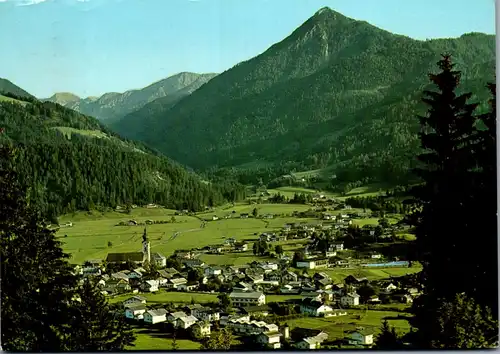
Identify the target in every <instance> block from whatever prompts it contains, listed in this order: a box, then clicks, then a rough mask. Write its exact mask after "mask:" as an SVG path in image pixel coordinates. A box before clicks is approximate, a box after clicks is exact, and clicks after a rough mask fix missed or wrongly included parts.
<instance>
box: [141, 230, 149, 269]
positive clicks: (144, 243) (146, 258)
mask: <svg viewBox="0 0 500 354" xmlns="http://www.w3.org/2000/svg"><path fill="white" fill-rule="evenodd" d="M142 254H143V258H142V262H143V263H144V264H148V265H149V264H151V244H150V243H149V240H148V235H147V231H146V227H144V234H143V235H142Z"/></svg>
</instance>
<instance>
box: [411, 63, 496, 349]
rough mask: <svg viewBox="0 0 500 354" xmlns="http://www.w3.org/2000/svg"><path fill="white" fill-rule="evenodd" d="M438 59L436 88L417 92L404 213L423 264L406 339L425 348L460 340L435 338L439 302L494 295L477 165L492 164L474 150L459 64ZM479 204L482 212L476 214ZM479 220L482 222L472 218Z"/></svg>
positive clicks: (483, 302)
mask: <svg viewBox="0 0 500 354" xmlns="http://www.w3.org/2000/svg"><path fill="white" fill-rule="evenodd" d="M438 65H439V67H440V69H441V73H439V74H437V75H434V74H431V75H430V79H431V81H432V82H433V83H434V84H435V85H436V86H437V88H438V90H437V91H436V92H433V91H425V92H424V94H425V96H426V97H425V98H424V99H423V101H424V102H425V103H427V104H428V105H429V110H428V114H427V116H425V117H420V121H421V124H422V131H421V134H420V138H421V142H422V147H423V149H424V152H423V153H422V154H421V155H419V157H418V159H419V161H420V167H419V168H418V169H417V170H416V172H417V174H418V175H419V176H420V177H421V178H422V180H423V181H424V183H423V184H422V185H420V186H419V187H418V188H415V189H414V190H413V193H414V197H415V201H416V204H415V205H414V210H413V213H412V216H411V219H412V220H411V221H412V222H413V224H414V225H415V226H416V235H417V240H416V244H417V251H418V252H417V254H418V258H419V261H420V262H421V263H422V265H423V271H422V273H421V275H422V277H421V279H422V286H423V288H424V295H423V296H422V297H421V298H420V299H419V300H418V301H415V302H414V305H413V308H414V312H415V317H414V318H413V319H412V325H413V326H414V327H415V328H417V333H416V335H415V338H418V343H414V344H415V346H416V347H419V348H433V347H435V344H433V343H445V344H443V345H445V346H449V347H454V346H453V345H456V346H455V347H457V346H461V345H462V344H459V343H461V342H460V341H459V339H458V338H455V339H454V340H455V342H443V341H442V340H441V338H442V332H440V331H442V330H444V327H439V326H436V325H434V322H433V321H434V319H435V314H436V312H437V311H439V310H440V309H441V306H442V304H443V303H445V302H446V303H451V302H453V301H455V299H456V296H457V295H458V294H462V293H465V294H467V296H469V297H471V298H473V299H474V300H475V301H477V303H478V304H479V305H480V306H483V307H485V306H486V307H492V306H494V305H495V303H496V301H497V297H496V295H494V296H491V294H496V288H497V276H496V274H497V264H496V260H497V256H496V232H494V231H493V230H494V229H496V228H495V220H494V218H493V217H492V215H494V213H495V212H496V207H495V205H494V204H495V189H492V184H491V177H488V178H489V179H488V178H486V177H484V176H485V174H488V173H487V172H485V171H491V170H492V168H494V167H493V166H495V165H494V159H492V158H489V159H486V158H484V157H483V158H482V157H480V156H482V155H481V151H484V150H485V149H486V143H485V140H486V138H482V136H481V135H482V134H481V133H480V132H479V131H478V130H477V128H476V123H477V118H476V117H474V116H473V112H474V110H475V108H476V106H477V105H476V104H468V103H467V101H468V100H469V99H470V97H471V94H470V93H466V94H462V95H458V94H457V93H456V92H457V91H458V88H459V82H460V72H458V71H455V70H454V69H453V64H452V63H451V59H450V56H447V55H446V56H443V59H442V60H441V61H440V62H439V63H438ZM486 125H488V124H486ZM484 134H487V133H484ZM484 134H483V135H484ZM490 135H491V131H490ZM490 143H491V139H490ZM492 164H493V165H492ZM490 175H491V173H490ZM486 180H488V182H485V181H486ZM481 210H484V214H485V215H488V218H484V217H482V216H481V214H482V212H481ZM482 223H485V224H486V225H485V226H478V224H482ZM483 230H484V232H481V231H483ZM493 249H494V250H495V252H493V251H491V250H493ZM485 250H486V251H485ZM493 300H494V301H493ZM487 312H488V311H487V310H485V309H484V310H483V311H482V312H480V313H481V314H486V313H487ZM453 343H455V344H453ZM476 343H477V342H476ZM461 347H463V346H461Z"/></svg>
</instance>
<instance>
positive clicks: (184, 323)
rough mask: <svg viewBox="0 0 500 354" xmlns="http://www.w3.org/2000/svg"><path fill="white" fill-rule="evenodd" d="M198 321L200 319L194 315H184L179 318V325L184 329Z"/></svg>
mask: <svg viewBox="0 0 500 354" xmlns="http://www.w3.org/2000/svg"><path fill="white" fill-rule="evenodd" d="M196 322H198V319H197V318H196V317H194V316H191V315H189V316H183V317H179V318H178V319H177V326H178V327H180V328H182V329H187V328H189V327H191V326H192V325H194V324H195V323H196Z"/></svg>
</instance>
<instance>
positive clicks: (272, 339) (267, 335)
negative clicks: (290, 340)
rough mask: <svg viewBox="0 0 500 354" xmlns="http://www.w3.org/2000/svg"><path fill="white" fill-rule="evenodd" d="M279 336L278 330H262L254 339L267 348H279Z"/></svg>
mask: <svg viewBox="0 0 500 354" xmlns="http://www.w3.org/2000/svg"><path fill="white" fill-rule="evenodd" d="M280 337H281V333H280V332H263V333H260V334H259V335H257V337H256V338H255V341H256V342H257V343H259V344H262V345H264V346H266V347H268V348H272V349H279V348H281V343H280Z"/></svg>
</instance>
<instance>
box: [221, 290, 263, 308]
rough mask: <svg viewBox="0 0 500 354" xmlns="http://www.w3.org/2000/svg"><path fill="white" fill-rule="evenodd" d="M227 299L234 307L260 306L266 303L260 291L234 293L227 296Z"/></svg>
mask: <svg viewBox="0 0 500 354" xmlns="http://www.w3.org/2000/svg"><path fill="white" fill-rule="evenodd" d="M229 298H230V299H231V302H232V303H233V305H234V306H235V307H245V306H260V305H264V304H265V303H266V296H265V295H264V293H262V292H260V291H255V292H236V291H233V292H232V293H231V294H229Z"/></svg>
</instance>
